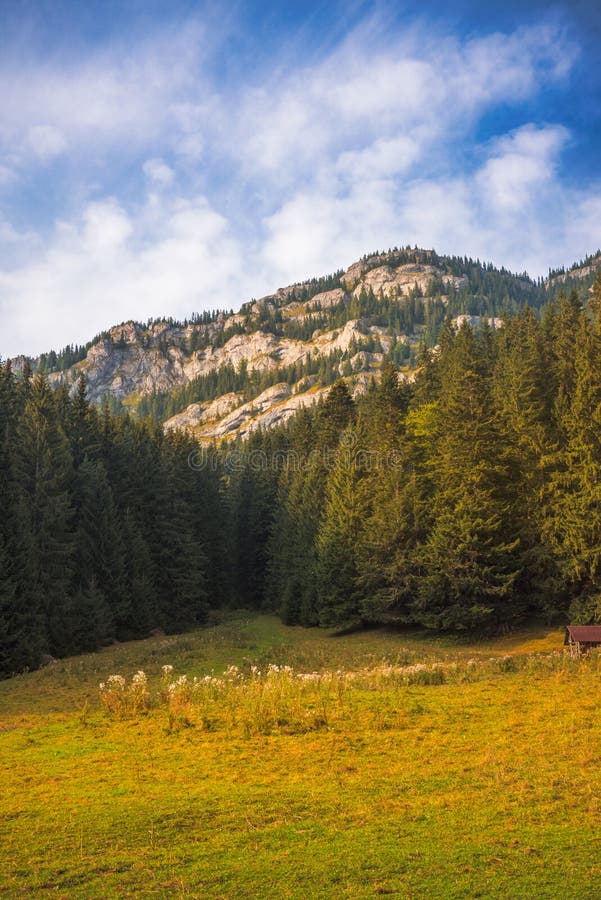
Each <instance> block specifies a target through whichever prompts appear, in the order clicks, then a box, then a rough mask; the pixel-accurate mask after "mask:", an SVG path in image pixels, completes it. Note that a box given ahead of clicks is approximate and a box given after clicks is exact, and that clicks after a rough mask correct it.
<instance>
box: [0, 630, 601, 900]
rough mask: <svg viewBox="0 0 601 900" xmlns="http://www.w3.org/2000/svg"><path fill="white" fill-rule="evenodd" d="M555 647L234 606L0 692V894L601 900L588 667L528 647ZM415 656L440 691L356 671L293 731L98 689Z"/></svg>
mask: <svg viewBox="0 0 601 900" xmlns="http://www.w3.org/2000/svg"><path fill="white" fill-rule="evenodd" d="M561 644H562V634H561V633H560V632H558V631H549V630H547V631H544V630H542V629H537V628H532V629H531V630H529V631H527V632H522V633H520V634H519V635H514V636H512V637H509V638H507V639H503V640H497V641H493V642H488V643H484V642H483V643H480V644H474V643H467V642H465V641H464V642H461V641H457V640H455V641H453V640H450V639H442V638H439V639H432V638H431V637H426V636H424V635H423V634H421V633H418V632H402V633H392V632H388V633H387V632H385V631H372V632H365V633H358V634H352V635H347V636H344V637H334V636H331V635H329V634H327V633H324V632H322V631H316V630H303V629H297V628H286V627H285V626H283V625H281V623H279V621H278V620H276V619H274V618H271V617H267V616H262V617H250V616H246V617H244V616H238V617H233V618H232V619H230V620H228V621H224V622H223V623H222V624H220V625H217V626H215V627H213V628H210V629H206V630H203V631H200V632H197V633H195V634H189V635H183V636H175V637H164V638H160V637H159V638H153V639H151V640H147V641H137V642H133V643H130V644H123V645H115V646H112V647H109V648H106V649H105V650H104V651H103V652H101V653H99V654H93V655H88V656H82V657H77V658H75V659H70V660H63V661H60V662H57V663H55V664H53V665H51V666H49V667H48V668H46V669H44V670H42V671H40V672H35V673H31V674H28V675H23V676H20V677H18V678H15V679H12V680H10V681H5V682H1V683H0V805H1V811H2V817H1V821H0V847H1V848H2V850H1V856H0V895H2V896H6V897H20V896H24V895H25V896H26V895H27V894H35V895H36V896H40V897H65V898H71V897H75V898H96V897H98V898H113V897H114V898H121V897H172V896H182V897H193V898H196V897H198V898H228V900H233V898H253V900H254V898H257V900H263V898H274V900H276V898H278V900H279V898H303V900H304V898H368V897H378V896H391V897H399V898H422V897H423V898H438V897H440V898H459V897H466V898H468V897H469V898H471V897H503V898H520V897H529V898H530V897H532V898H544V897H558V898H570V897H587V898H588V897H591V898H592V897H598V896H600V895H601V862H600V860H601V852H600V851H601V846H600V845H601V833H600V829H599V821H600V818H599V817H600V813H601V790H600V788H601V776H600V774H599V773H600V771H601V768H600V763H601V742H600V724H601V715H600V709H601V704H600V700H601V692H600V674H599V673H600V668H599V660H598V658H596V657H593V658H591V659H590V660H588V661H584V662H582V663H578V664H572V663H568V664H565V665H564V664H563V662H562V663H557V662H556V661H555V662H553V660H556V659H557V658H552V660H551V662H550V663H547V662H546V661H545V660H546V657H544V656H543V657H541V660H540V662H539V661H537V659H536V657H533V654H537V653H539V652H540V653H542V654H546V653H549V652H551V651H555V650H560V649H561ZM508 654H509V655H512V656H515V658H516V665H515V669H516V671H511V669H512V668H514V667H513V666H512V665H506V664H505V663H504V662H503V661H502V660H503V657H505V656H507V655H508ZM468 660H478V661H479V662H478V663H476V664H475V665H474V664H473V663H470V664H468V662H467V661H468ZM491 660H496V661H494V662H492V661H491ZM499 660H501V661H499ZM417 661H425V662H427V663H429V664H433V663H437V662H438V663H441V664H443V665H444V666H446V667H448V668H447V671H448V675H447V677H446V680H445V683H443V684H437V685H410V686H406V685H404V684H401V683H399V682H398V680H396V679H395V678H393V679H392V680H391V681H390V683H388V682H386V683H385V682H382V683H380V681H379V680H378V679H377V678H375V676H372V675H369V676H365V678H363V680H359V681H358V682H357V683H352V684H351V686H350V687H349V688H348V690H347V692H346V693H345V696H344V700H343V702H341V704H340V705H336V702H335V701H334V700H333V701H332V706H331V709H330V711H329V713H328V715H327V717H326V718H327V722H326V723H321V725H319V726H315V727H314V728H313V727H309V729H308V730H307V731H305V732H302V731H299V730H297V731H295V733H289V730H290V729H288V727H287V724H286V723H285V722H284V723H283V725H282V727H279V726H278V727H274V728H272V729H271V730H270V729H266V730H267V731H268V732H270V733H253V732H249V731H248V730H246V731H245V730H244V729H242V728H241V727H239V725H237V724H236V721H237V716H238V717H239V713H240V710H235V709H234V710H233V711H232V710H230V713H228V715H226V714H225V712H224V711H223V710H221V709H220V707H219V704H216V709H215V715H214V721H213V722H212V724H210V726H209V727H210V728H211V729H212V730H207V729H206V727H203V721H202V719H201V717H200V716H199V715H198V711H197V710H196V709H195V708H194V707H191V708H190V710H189V715H188V716H186V717H185V719H182V720H181V722H180V723H179V725H178V724H177V723H175V725H174V722H173V720H172V719H170V717H169V715H168V711H167V709H166V708H165V707H164V706H156V707H153V708H151V709H150V710H149V711H148V713H146V714H139V715H137V716H135V717H132V718H127V717H126V718H124V719H122V720H114V719H112V718H110V717H109V716H108V715H107V714H106V713H105V712H103V710H102V708H101V705H100V702H99V695H98V682H99V681H105V680H106V678H107V677H108V675H110V674H112V673H122V674H124V675H126V676H128V678H129V677H130V676H131V675H132V674H133V673H134V672H135V671H137V670H138V669H140V668H141V669H143V670H144V671H145V672H146V673H147V674H148V676H149V681H150V686H151V690H152V692H153V693H154V692H155V691H156V689H157V687H158V684H159V678H160V669H161V666H162V665H164V664H167V663H169V664H172V665H173V666H174V667H175V670H176V672H178V673H182V672H185V673H186V674H188V676H190V677H192V676H194V675H196V676H203V675H205V674H207V673H209V672H211V671H212V670H215V672H217V673H219V672H222V671H223V670H224V669H225V668H226V667H227V666H228V665H238V666H241V667H243V669H244V670H247V669H248V668H249V666H250V665H251V664H255V663H256V664H257V665H259V666H260V667H262V668H263V669H264V668H265V666H266V665H267V664H268V663H276V664H278V665H291V666H293V667H294V669H295V670H297V671H322V670H336V669H339V668H341V669H344V670H348V671H355V672H357V671H359V670H362V669H363V668H365V667H369V668H373V667H377V666H379V665H381V664H382V663H383V662H386V663H388V664H395V663H397V664H400V665H405V664H407V663H412V662H417ZM452 663H457V668H456V669H455V668H453V667H452ZM506 670H509V671H506ZM311 697H312V695H307V697H306V698H305V699H304V700H303V702H306V703H309V704H310V703H311V702H312V699H311ZM237 702H238V701H237ZM239 703H240V705H241V706H242V705H243V704H244V691H243V690H242V692H241V693H240V694H239ZM228 716H229V718H228ZM186 721H187V724H186ZM293 731H294V729H293Z"/></svg>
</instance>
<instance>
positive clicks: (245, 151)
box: [0, 20, 601, 354]
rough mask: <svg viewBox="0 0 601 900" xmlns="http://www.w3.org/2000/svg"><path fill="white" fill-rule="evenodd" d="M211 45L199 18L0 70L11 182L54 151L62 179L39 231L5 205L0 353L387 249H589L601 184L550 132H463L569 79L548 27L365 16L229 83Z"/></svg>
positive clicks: (215, 299) (241, 292)
mask: <svg viewBox="0 0 601 900" xmlns="http://www.w3.org/2000/svg"><path fill="white" fill-rule="evenodd" d="M218 48H219V40H218V39H217V38H214V37H213V35H211V34H209V33H208V31H207V29H203V28H201V27H199V26H198V25H192V26H185V27H183V28H180V29H172V30H171V31H170V32H168V33H165V34H162V35H160V36H158V37H154V38H152V37H150V38H146V39H144V40H141V41H139V42H138V43H135V44H133V47H131V48H127V47H125V46H123V45H120V46H117V45H113V46H111V47H108V48H105V49H104V50H101V51H96V52H95V53H93V54H91V55H90V56H89V57H88V58H87V59H85V60H80V61H79V62H74V61H73V60H70V61H69V62H68V63H67V64H65V63H63V62H57V61H56V59H55V60H54V61H51V62H46V63H44V64H35V65H34V64H31V63H28V64H25V63H23V64H21V65H20V66H19V67H13V68H12V69H11V67H10V65H9V64H8V63H6V62H4V63H0V159H1V160H2V162H1V164H0V184H1V183H2V181H3V180H4V181H5V187H7V188H10V189H11V190H10V191H8V190H7V192H6V196H8V194H9V193H11V194H14V188H15V186H17V187H18V186H20V185H25V186H27V185H28V184H35V183H36V182H35V179H36V178H37V179H39V178H41V177H42V174H41V173H43V169H44V166H46V165H47V164H48V163H49V162H50V161H52V160H53V159H57V158H58V157H59V156H60V157H61V162H63V161H64V162H65V168H66V169H67V171H68V177H69V181H68V182H66V186H67V190H66V191H65V192H64V194H65V201H64V207H63V208H60V209H59V208H56V209H54V210H53V213H52V216H51V223H50V225H49V226H48V225H46V226H45V227H43V226H40V227H39V229H38V233H37V235H36V234H34V235H33V236H32V234H31V232H32V228H30V227H29V226H19V227H17V225H16V224H15V222H16V221H20V222H21V221H23V218H22V217H21V218H16V219H15V221H14V222H12V224H11V217H10V215H9V214H8V209H7V208H6V209H0V225H1V227H0V312H1V316H2V322H3V329H2V334H1V335H0V339H1V345H0V352H3V353H5V354H6V353H15V352H18V351H28V352H38V351H40V350H43V349H48V348H49V347H50V346H55V347H57V346H61V345H64V344H65V343H67V342H74V341H75V342H83V341H85V340H87V339H89V338H90V337H91V336H92V335H93V334H94V333H95V332H97V331H98V330H100V329H102V328H104V327H107V326H108V325H110V324H112V323H113V322H117V321H122V320H124V319H127V318H130V317H134V318H139V319H147V318H148V317H149V316H159V315H174V316H185V315H187V314H189V313H191V312H192V311H194V310H199V309H203V308H213V307H217V306H218V307H223V306H227V307H230V306H237V305H239V303H240V302H242V301H243V300H244V299H247V298H248V297H249V296H259V295H260V294H261V293H265V292H267V291H268V290H273V289H275V288H277V287H278V286H279V285H281V284H283V283H288V282H290V281H293V280H296V279H300V278H305V277H310V276H312V275H316V274H319V273H326V272H329V271H333V270H334V269H336V268H338V267H339V266H341V265H347V264H349V263H350V262H352V261H353V260H354V259H356V258H358V257H359V256H361V255H363V254H364V253H366V252H369V251H370V250H373V249H377V248H387V247H388V246H391V245H395V244H404V243H411V244H414V243H417V244H420V245H424V246H430V247H432V246H433V247H435V248H436V249H437V250H439V251H440V252H452V253H458V254H461V255H463V254H468V255H473V256H480V257H481V258H487V259H492V260H493V261H495V262H497V263H499V264H504V265H507V266H510V267H511V268H514V269H518V270H523V269H524V268H530V269H531V271H532V272H533V274H541V273H544V272H545V271H546V269H547V267H548V266H549V265H550V264H556V263H565V262H569V261H570V258H571V257H580V256H581V255H582V254H583V253H585V252H586V251H587V250H589V249H592V248H594V247H595V246H596V245H597V244H599V243H601V239H600V238H599V237H598V235H599V229H598V222H599V210H600V207H601V188H596V187H595V186H589V189H588V191H584V190H583V191H582V192H577V191H575V190H574V189H573V188H568V187H566V185H564V183H563V181H562V177H561V172H560V168H559V162H560V159H561V153H562V151H563V150H564V148H565V146H566V145H567V143H568V141H569V140H570V139H571V136H570V135H569V133H568V132H567V131H566V130H565V129H564V128H563V127H562V126H561V125H560V124H549V123H546V124H544V125H540V124H539V123H536V122H531V123H529V124H525V125H523V126H522V127H520V128H517V129H514V130H512V131H511V132H509V133H508V134H501V135H499V136H498V137H497V138H496V139H495V140H492V141H488V142H485V143H484V144H483V145H482V146H478V145H477V144H476V139H475V137H474V135H475V134H476V131H477V126H478V124H479V121H480V119H481V117H482V116H484V115H488V114H490V113H494V111H495V110H496V108H497V107H498V105H503V106H504V107H507V106H508V105H509V106H511V107H513V109H515V110H517V109H519V104H520V103H523V102H524V101H525V100H528V101H533V100H534V99H535V98H536V96H537V93H538V92H539V91H541V90H549V89H551V88H552V87H553V85H555V84H556V83H557V82H558V81H560V80H561V79H564V78H566V77H567V76H568V74H569V68H570V65H571V61H572V58H573V52H574V51H573V48H572V47H571V46H570V45H569V44H568V43H567V42H566V40H565V37H564V35H563V34H562V33H561V31H560V30H558V29H557V28H554V27H551V26H548V25H544V24H543V25H541V26H538V27H531V28H524V29H518V30H516V31H515V32H513V33H512V34H494V35H488V36H484V37H475V38H473V39H470V40H465V41H459V40H457V39H455V38H453V37H445V36H444V35H441V34H439V33H434V32H428V31H426V30H425V29H424V28H422V29H420V30H418V29H413V30H410V29H408V30H406V31H405V32H404V33H402V34H399V32H398V31H396V32H391V31H387V30H386V29H385V28H381V27H379V26H378V22H377V20H372V21H371V22H369V23H367V24H366V25H363V26H361V27H359V28H357V29H356V30H355V31H353V32H352V33H351V34H349V35H347V37H346V39H345V40H344V41H343V42H342V43H341V44H339V46H337V47H336V48H335V49H333V50H332V51H331V52H329V53H327V54H322V55H321V56H320V57H315V58H311V57H310V56H308V55H307V54H305V55H304V56H303V57H302V58H303V62H302V64H301V65H299V64H298V63H296V64H295V63H294V61H293V62H289V61H288V57H284V55H283V54H282V56H281V57H280V58H278V59H273V60H270V64H271V69H270V71H269V72H267V73H265V71H262V70H259V69H257V71H256V72H255V74H254V75H253V76H252V78H251V80H250V81H249V82H244V83H242V82H238V83H237V84H235V83H234V82H233V80H231V79H230V80H227V81H223V82H220V81H219V79H218V78H216V77H214V76H212V75H211V67H210V64H209V63H210V59H211V54H214V53H215V52H218ZM289 49H290V48H287V50H289ZM288 55H289V56H290V58H291V59H292V60H294V53H292V54H288ZM299 58H300V54H299ZM307 60H309V61H307ZM474 159H475V160H476V161H477V162H476V163H474ZM167 160H168V162H167ZM3 173H4V175H3ZM132 173H137V175H138V177H137V178H136V177H135V176H134V177H133V178H132ZM54 194H55V195H59V194H60V195H61V196H62V195H63V194H62V192H59V191H55V192H54ZM53 202H54V201H53ZM34 218H35V217H34ZM21 232H22V233H23V235H27V237H26V239H25V238H24V239H21ZM17 246H18V248H19V251H18V253H16V251H15V247H17ZM566 257H567V258H566Z"/></svg>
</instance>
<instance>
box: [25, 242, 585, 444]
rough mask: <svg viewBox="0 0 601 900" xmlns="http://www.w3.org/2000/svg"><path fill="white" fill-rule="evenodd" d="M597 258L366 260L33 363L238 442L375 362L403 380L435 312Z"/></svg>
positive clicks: (524, 294)
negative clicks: (391, 366)
mask: <svg viewBox="0 0 601 900" xmlns="http://www.w3.org/2000/svg"><path fill="white" fill-rule="evenodd" d="M599 265H601V255H600V254H597V255H596V256H591V257H587V258H586V259H585V260H584V261H583V262H582V263H580V264H577V265H575V266H573V267H572V268H571V269H570V270H568V272H565V271H564V270H558V271H557V272H555V273H550V277H549V279H547V281H546V282H545V283H544V284H541V283H540V282H535V281H533V280H532V279H530V278H529V277H528V276H527V275H525V274H522V275H514V274H512V273H510V272H508V271H506V270H504V269H496V268H494V267H493V266H492V265H490V264H486V265H484V264H482V263H480V262H479V261H474V260H471V259H468V258H461V257H444V256H439V255H438V254H436V253H435V251H433V250H420V249H417V248H414V249H412V248H409V247H407V248H404V249H401V250H398V249H395V250H392V251H388V252H386V253H375V254H372V255H369V256H366V257H364V258H363V259H361V260H359V261H357V262H355V263H353V264H352V265H351V266H350V267H349V268H348V269H347V270H346V271H344V272H342V271H340V272H337V273H335V274H334V275H331V276H326V277H322V278H315V279H312V280H310V281H308V282H304V283H302V284H293V285H290V286H288V287H285V288H280V289H279V290H277V291H276V292H275V293H274V294H271V295H268V296H266V297H262V298H260V299H258V300H251V301H249V302H248V303H245V304H244V305H243V306H242V307H241V309H240V310H239V312H237V313H234V312H229V313H228V312H225V311H218V312H213V313H203V314H200V315H198V316H196V317H194V318H192V319H191V320H189V321H186V322H174V321H173V320H160V321H151V322H149V323H146V324H141V323H138V322H132V321H130V322H125V323H123V324H121V325H116V326H114V327H113V328H111V329H110V330H109V331H107V332H105V333H103V334H101V335H99V336H97V338H95V339H94V340H92V341H91V342H90V343H89V344H88V345H86V346H85V347H82V348H79V347H76V348H73V347H67V348H65V350H64V351H62V352H61V353H59V354H57V353H55V352H51V353H49V354H44V355H43V356H42V357H39V358H38V359H36V360H26V359H25V358H24V357H20V358H18V359H15V360H14V361H13V367H14V368H15V369H16V370H19V369H22V368H23V366H24V365H25V364H26V362H29V363H30V364H31V365H32V366H33V368H34V369H35V368H39V367H43V368H45V369H46V371H48V372H50V378H51V381H52V382H53V383H54V384H63V383H65V384H67V385H70V386H74V385H75V383H76V381H77V379H78V378H79V376H80V375H81V374H82V373H83V374H84V375H85V378H86V381H87V386H88V394H89V396H90V398H91V399H92V400H93V401H95V402H102V401H104V400H108V401H109V402H110V403H111V404H112V406H113V408H115V407H117V408H119V407H121V406H123V407H126V408H128V409H132V410H135V411H137V412H138V413H139V414H140V415H141V416H146V415H150V416H152V418H154V419H155V420H157V421H161V422H165V427H166V428H167V429H173V428H183V429H185V430H187V431H189V432H192V433H194V434H195V436H197V437H199V438H201V439H202V438H204V439H213V438H231V437H234V436H244V435H246V434H248V433H249V432H250V431H252V430H254V429H256V428H258V427H260V426H262V427H270V426H271V425H273V424H276V423H281V422H282V421H285V420H286V419H288V418H290V417H291V416H292V415H294V413H295V412H296V411H297V410H298V409H299V408H300V407H301V406H306V405H312V404H313V403H315V402H316V401H317V400H318V399H319V398H320V397H321V396H322V395H323V391H324V388H326V387H328V386H329V385H330V384H332V383H333V381H335V380H336V379H337V378H339V377H344V378H346V379H347V380H348V381H349V382H350V383H351V385H352V388H353V390H354V391H355V392H357V391H361V390H363V389H364V388H365V386H366V384H367V382H368V381H369V379H370V378H372V377H373V376H374V375H375V374H377V372H378V371H379V369H380V368H381V366H382V364H383V362H385V361H388V360H390V361H393V362H394V363H395V364H397V365H398V366H400V369H401V372H404V373H405V374H406V375H407V374H409V373H410V372H411V370H412V368H414V366H415V360H416V355H417V352H418V348H419V346H420V344H421V343H423V342H425V343H426V344H428V345H433V344H434V343H435V342H436V338H437V335H438V332H439V329H440V327H441V324H442V321H443V320H444V318H445V316H446V315H447V314H450V315H451V316H452V317H454V318H456V317H459V316H464V315H469V316H470V317H472V318H471V322H472V324H476V325H477V324H478V323H479V320H480V318H481V317H488V318H489V319H491V320H494V324H495V325H498V324H499V322H498V320H497V318H496V317H498V316H499V315H500V314H501V313H503V312H515V311H516V310H518V309H521V308H522V307H523V306H524V305H525V304H529V305H530V306H532V307H534V308H540V307H541V306H542V305H543V304H544V303H545V302H546V301H547V300H548V298H549V297H552V296H554V295H555V294H556V293H557V291H558V290H559V289H560V288H561V287H568V288H569V287H573V286H579V287H580V288H582V289H583V290H585V289H586V287H587V286H588V284H589V283H590V282H592V278H593V276H594V273H595V271H596V269H597V267H598V266H599Z"/></svg>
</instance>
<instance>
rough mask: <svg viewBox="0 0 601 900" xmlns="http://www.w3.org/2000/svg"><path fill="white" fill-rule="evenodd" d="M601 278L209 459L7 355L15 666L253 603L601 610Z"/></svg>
mask: <svg viewBox="0 0 601 900" xmlns="http://www.w3.org/2000/svg"><path fill="white" fill-rule="evenodd" d="M600 313H601V275H600V276H598V277H597V281H596V282H595V285H594V286H593V289H592V292H591V294H590V300H589V302H588V303H587V305H586V308H583V305H582V303H581V301H580V300H579V298H578V295H577V294H575V293H571V294H570V295H568V296H565V295H563V296H560V297H559V298H558V299H557V301H555V302H554V303H552V304H550V305H549V306H547V307H546V308H545V309H544V310H543V313H542V315H541V316H538V315H537V314H535V312H534V311H533V310H532V309H530V308H526V309H524V310H522V311H521V312H519V313H518V314H517V315H515V316H512V317H507V318H506V319H505V321H504V324H503V327H501V328H498V329H497V330H494V331H493V330H491V329H489V328H487V327H486V326H483V327H482V328H481V329H479V331H478V332H477V333H476V332H474V331H472V330H471V329H470V328H469V327H468V326H467V325H463V326H462V327H461V328H460V329H459V330H457V329H456V328H454V327H453V326H452V324H451V321H450V318H449V317H448V318H447V320H446V321H445V323H444V325H443V328H442V332H441V334H440V337H439V343H438V345H437V347H436V348H434V349H433V350H432V349H427V348H426V347H425V346H424V347H423V348H422V350H421V353H420V357H419V359H418V368H417V370H416V375H415V379H414V380H413V381H408V380H406V379H405V380H401V379H399V376H398V371H397V370H396V368H395V366H394V365H392V364H388V365H386V366H385V368H384V370H383V373H382V378H381V379H380V380H379V381H378V382H374V383H373V384H372V386H371V387H370V388H369V390H367V392H366V393H365V394H363V395H361V396H359V397H357V398H356V399H353V397H352V396H351V394H350V393H349V389H348V386H347V382H346V381H345V380H344V379H341V380H339V381H337V382H336V383H335V384H334V385H333V387H332V388H331V389H330V391H329V393H328V395H327V396H326V398H325V400H323V401H322V402H321V403H320V404H318V405H317V406H315V407H313V408H311V409H302V410H301V411H300V412H299V413H298V414H297V415H296V417H295V418H294V419H292V420H291V421H290V422H289V423H288V424H287V425H286V426H284V427H281V428H279V429H274V430H270V431H264V432H262V431H258V432H256V433H254V434H253V435H252V436H251V437H250V438H249V439H248V440H246V441H245V442H241V441H239V442H237V443H235V444H229V445H225V446H222V447H221V448H208V449H207V448H205V449H204V450H203V451H202V453H200V452H199V450H198V448H197V446H196V444H195V443H194V441H192V440H191V439H190V438H188V437H186V436H185V435H183V434H179V433H170V434H164V433H163V431H162V429H161V428H160V426H158V425H156V424H153V423H152V422H151V421H150V420H146V421H139V420H137V419H135V418H132V417H130V416H127V415H114V414H113V413H112V412H111V411H110V409H109V407H108V405H105V406H104V407H103V408H102V409H98V408H96V407H95V406H93V405H91V404H90V403H89V401H88V400H87V397H86V389H85V381H84V379H83V378H82V379H80V381H79V384H78V386H77V391H76V393H75V394H74V395H73V396H70V395H69V392H68V390H67V389H66V388H64V387H63V388H59V389H58V390H52V389H51V387H50V386H49V383H48V380H47V378H46V376H45V374H44V373H43V372H41V373H38V374H36V375H35V376H32V375H31V373H30V372H28V371H27V370H26V371H25V372H24V373H23V375H22V376H20V377H19V378H17V377H15V375H14V374H13V372H12V371H11V368H10V364H8V363H5V364H3V365H0V509H1V516H0V673H1V674H4V675H9V674H11V673H14V672H17V671H21V670H23V669H25V668H27V667H34V666H36V665H38V664H39V663H40V661H41V660H42V659H43V656H44V654H47V655H51V656H62V655H66V654H70V653H76V652H81V651H87V650H94V649H96V648H97V647H100V646H102V645H103V644H106V643H107V642H110V641H112V640H127V639H130V638H136V637H142V636H144V635H147V634H148V633H150V632H151V631H152V630H153V629H156V628H160V629H163V630H164V631H181V630H185V629H188V628H193V627H195V626H197V625H199V624H202V623H203V622H204V621H205V620H206V617H207V614H208V612H209V610H210V608H211V607H222V606H227V605H230V606H241V605H242V606H245V607H249V608H254V609H263V610H271V611H274V612H277V613H279V614H280V615H281V616H282V618H283V619H284V621H286V622H288V623H294V624H302V625H306V626H312V625H327V626H337V627H343V626H348V625H352V624H368V623H381V622H390V621H394V622H397V623H404V624H416V625H420V626H424V627H426V628H430V629H434V630H455V631H458V630H469V631H481V632H496V631H498V630H500V629H504V628H510V627H513V626H514V625H516V624H518V623H520V622H522V621H524V620H526V619H528V618H529V617H531V616H533V615H534V616H538V617H541V616H543V617H545V618H546V619H547V620H549V621H561V620H565V619H566V618H567V617H570V618H571V619H573V620H576V621H580V622H593V621H601V540H600V535H601V502H600V501H601V497H600V492H601V488H600V485H601V478H600V476H601V316H600Z"/></svg>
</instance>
